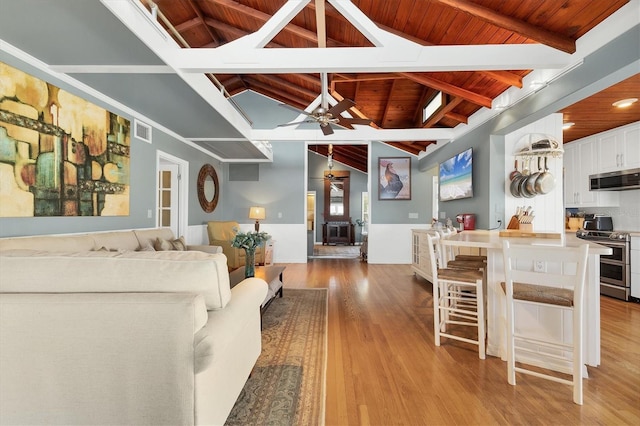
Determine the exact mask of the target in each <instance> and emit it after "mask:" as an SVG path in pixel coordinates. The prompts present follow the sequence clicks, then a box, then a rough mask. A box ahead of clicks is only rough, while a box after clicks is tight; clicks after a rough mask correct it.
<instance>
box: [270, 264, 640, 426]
mask: <svg viewBox="0 0 640 426" xmlns="http://www.w3.org/2000/svg"><path fill="white" fill-rule="evenodd" d="M286 266H287V269H286V270H285V272H284V287H285V292H286V289H287V288H328V289H329V333H328V364H327V395H326V424H327V425H440V424H442V425H444V424H456V425H492V424H509V425H513V424H543V425H552V424H553V425H560V424H562V425H573V424H576V425H577V424H584V425H596V424H597V425H605V424H606V425H640V304H634V303H626V302H622V301H618V300H615V299H611V298H608V297H604V296H602V297H601V307H602V308H601V312H602V325H601V332H602V363H601V365H600V366H599V367H598V368H592V367H589V368H588V370H589V379H585V380H584V405H583V406H578V405H575V404H574V403H573V402H572V394H571V390H570V388H569V387H568V386H565V385H562V384H558V383H552V382H549V381H546V380H542V379H538V378H536V377H532V376H524V377H523V376H522V375H520V374H519V375H518V376H517V379H518V384H517V385H516V386H511V385H509V384H508V383H507V378H506V369H507V367H506V363H505V362H503V361H501V360H500V359H499V358H496V357H491V356H488V357H487V359H486V360H480V359H478V354H477V348H476V347H473V346H471V345H468V344H465V343H462V342H453V341H451V340H446V339H445V340H444V342H443V345H442V346H440V347H436V346H435V344H434V339H433V306H432V290H431V284H430V283H429V282H427V281H425V280H424V279H422V278H419V277H416V276H414V274H413V272H412V271H411V267H410V266H409V265H369V264H367V263H364V262H360V261H359V260H357V259H313V260H310V261H309V263H307V264H286ZM276 302H277V301H276Z"/></svg>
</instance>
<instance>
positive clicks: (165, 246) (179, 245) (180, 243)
mask: <svg viewBox="0 0 640 426" xmlns="http://www.w3.org/2000/svg"><path fill="white" fill-rule="evenodd" d="M153 248H154V249H155V250H157V251H168V250H177V251H185V250H186V249H187V243H186V242H185V241H184V237H180V238H178V239H176V240H173V241H169V240H165V239H163V238H156V243H155V244H154V245H153Z"/></svg>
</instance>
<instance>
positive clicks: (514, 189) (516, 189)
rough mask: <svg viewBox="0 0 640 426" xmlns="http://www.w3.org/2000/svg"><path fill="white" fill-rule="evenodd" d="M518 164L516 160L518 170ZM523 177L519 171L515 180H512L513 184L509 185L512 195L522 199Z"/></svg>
mask: <svg viewBox="0 0 640 426" xmlns="http://www.w3.org/2000/svg"><path fill="white" fill-rule="evenodd" d="M517 164H518V162H517V160H516V168H517ZM516 171H517V170H516ZM512 174H513V173H512ZM522 176H523V175H522V173H520V172H519V171H517V175H516V176H515V177H514V178H513V179H511V184H510V185H509V191H511V195H513V196H514V197H516V198H522V194H521V193H520V179H522Z"/></svg>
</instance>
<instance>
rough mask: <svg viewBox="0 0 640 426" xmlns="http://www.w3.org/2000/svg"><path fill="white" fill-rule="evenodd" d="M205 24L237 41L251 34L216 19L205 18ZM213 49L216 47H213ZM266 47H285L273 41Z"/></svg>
mask: <svg viewBox="0 0 640 426" xmlns="http://www.w3.org/2000/svg"><path fill="white" fill-rule="evenodd" d="M204 22H205V23H206V24H207V25H208V26H209V27H211V28H214V29H215V30H217V31H221V32H224V33H228V34H231V36H232V38H234V39H237V38H240V37H244V36H246V35H248V34H249V33H248V32H246V31H243V30H241V29H240V28H237V27H233V26H231V25H229V24H225V23H224V22H221V21H218V20H216V19H213V18H204ZM211 47H216V46H211ZM265 47H270V48H281V47H284V46H282V45H281V44H278V43H274V42H273V41H270V42H269V43H267V45H266V46H265Z"/></svg>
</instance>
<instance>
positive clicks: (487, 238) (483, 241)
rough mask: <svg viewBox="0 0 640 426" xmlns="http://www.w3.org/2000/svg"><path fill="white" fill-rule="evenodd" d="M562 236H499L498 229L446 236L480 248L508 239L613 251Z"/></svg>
mask: <svg viewBox="0 0 640 426" xmlns="http://www.w3.org/2000/svg"><path fill="white" fill-rule="evenodd" d="M562 235H563V237H562V238H533V237H531V238H522V237H518V238H514V237H501V236H500V232H499V231H482V230H476V231H463V232H460V233H457V234H455V235H451V236H450V237H448V238H447V241H448V243H449V244H451V245H457V246H465V247H480V248H494V249H500V248H502V241H503V240H505V239H506V240H509V241H511V242H513V243H514V244H530V245H541V246H560V247H576V246H579V245H581V244H585V243H586V244H588V245H589V254H590V255H591V254H598V255H602V254H612V253H613V251H612V250H611V248H610V247H605V246H603V245H600V244H597V243H594V242H592V241H586V240H581V239H580V238H578V237H576V236H575V235H570V234H569V235H567V234H562Z"/></svg>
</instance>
